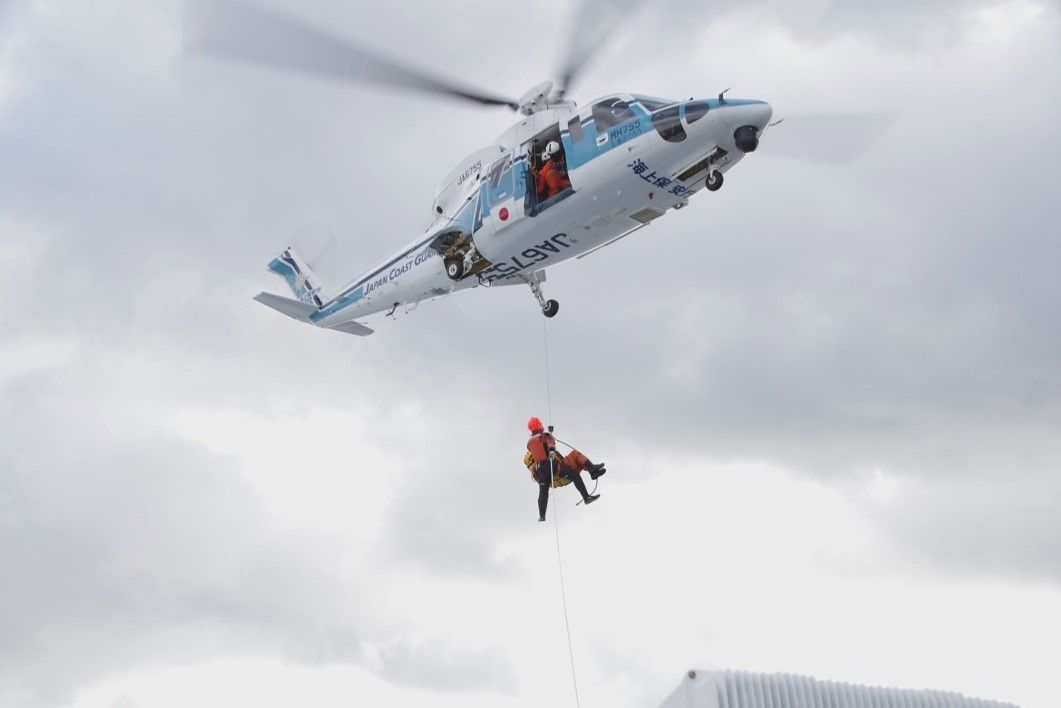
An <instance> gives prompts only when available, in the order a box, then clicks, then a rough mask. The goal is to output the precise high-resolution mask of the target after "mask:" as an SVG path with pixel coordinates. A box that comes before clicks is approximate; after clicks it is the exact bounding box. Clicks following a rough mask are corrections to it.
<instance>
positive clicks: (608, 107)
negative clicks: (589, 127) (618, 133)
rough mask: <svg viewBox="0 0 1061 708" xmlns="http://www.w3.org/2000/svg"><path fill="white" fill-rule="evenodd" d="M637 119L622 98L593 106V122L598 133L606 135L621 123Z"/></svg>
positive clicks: (611, 99) (610, 99) (607, 100)
mask: <svg viewBox="0 0 1061 708" xmlns="http://www.w3.org/2000/svg"><path fill="white" fill-rule="evenodd" d="M633 118H636V116H635V115H634V112H633V111H632V110H630V106H629V105H628V104H627V103H626V101H624V100H623V99H621V98H606V99H604V100H603V101H601V102H600V103H597V104H594V106H593V122H594V124H596V126H597V132H598V133H606V132H608V131H609V130H611V129H612V128H614V127H615V126H617V125H619V124H620V123H625V122H626V121H628V120H631V119H633Z"/></svg>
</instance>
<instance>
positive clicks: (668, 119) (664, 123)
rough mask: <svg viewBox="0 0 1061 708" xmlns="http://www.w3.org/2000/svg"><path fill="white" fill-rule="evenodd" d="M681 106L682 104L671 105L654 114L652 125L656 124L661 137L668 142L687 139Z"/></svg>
mask: <svg viewBox="0 0 1061 708" xmlns="http://www.w3.org/2000/svg"><path fill="white" fill-rule="evenodd" d="M680 108H681V107H680V106H671V107H670V108H664V109H663V110H661V111H656V112H655V113H653V114H652V125H654V126H655V128H656V132H657V133H659V134H660V137H662V138H663V139H664V140H666V141H667V142H670V143H680V142H681V141H683V140H685V128H683V127H682V120H681V117H680V116H679V109H680Z"/></svg>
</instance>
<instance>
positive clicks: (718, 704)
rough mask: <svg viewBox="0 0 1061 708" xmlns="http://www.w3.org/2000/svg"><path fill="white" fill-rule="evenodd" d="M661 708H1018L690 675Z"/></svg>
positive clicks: (815, 683) (758, 678)
mask: <svg viewBox="0 0 1061 708" xmlns="http://www.w3.org/2000/svg"><path fill="white" fill-rule="evenodd" d="M660 708H1017V706H1015V705H1014V704H1012V703H1000V702H998V701H990V700H984V699H982V698H969V697H967V696H963V695H962V694H960V693H948V692H944V691H929V690H917V691H915V690H911V689H906V688H881V687H879V686H858V685H855V684H850V683H836V682H833V681H819V680H818V679H816V678H813V677H811V676H795V675H792V674H756V673H750V672H744V671H698V670H692V671H689V672H688V673H687V674H686V676H685V678H684V679H683V680H682V683H681V685H680V686H678V688H677V689H675V691H674V692H673V693H672V694H671V695H670V696H669V697H668V698H667V700H665V701H664V702H663V703H662V704H661V705H660Z"/></svg>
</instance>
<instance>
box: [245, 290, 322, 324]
mask: <svg viewBox="0 0 1061 708" xmlns="http://www.w3.org/2000/svg"><path fill="white" fill-rule="evenodd" d="M254 299H255V300H257V301H258V302H260V303H261V304H263V305H268V306H269V307H271V308H273V309H274V310H276V311H277V312H282V313H284V314H285V315H287V316H288V317H294V318H295V319H296V320H298V321H299V322H309V316H310V315H312V314H313V313H314V312H316V311H317V308H316V307H314V306H313V305H309V304H307V303H304V302H300V301H299V300H292V299H291V298H288V297H280V296H279V295H273V294H272V293H258V294H257V295H255V296H254Z"/></svg>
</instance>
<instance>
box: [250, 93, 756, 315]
mask: <svg viewBox="0 0 1061 708" xmlns="http://www.w3.org/2000/svg"><path fill="white" fill-rule="evenodd" d="M771 114H772V109H771V108H770V106H769V105H768V104H767V103H765V102H762V101H747V100H736V99H724V98H722V97H720V98H718V99H710V100H699V101H697V100H690V101H686V102H670V101H662V100H658V99H651V98H647V97H640V96H635V95H632V94H618V95H614V96H609V97H605V98H602V99H598V100H597V101H594V102H592V103H591V104H589V105H587V106H586V107H584V108H582V109H581V110H576V109H575V107H574V105H573V104H570V103H566V104H561V105H559V106H555V107H549V108H546V109H544V110H541V111H539V112H536V113H534V114H532V115H529V116H526V117H525V118H524V119H523V120H521V122H519V123H517V124H515V125H513V126H512V127H511V128H509V129H508V130H507V131H505V132H504V133H503V134H502V135H501V136H499V138H498V139H497V141H496V142H495V143H494V144H493V145H491V146H488V147H486V148H483V149H481V150H479V151H476V152H475V153H473V154H472V155H471V156H469V157H468V158H467V159H465V160H464V161H463V162H461V163H460V164H459V165H458V166H457V167H456V168H454V170H453V171H452V172H451V173H450V174H449V176H447V178H446V179H445V180H443V183H442V186H441V187H440V189H439V192H438V194H437V196H436V198H435V200H434V202H433V205H432V210H433V212H434V218H433V220H432V222H431V223H430V225H429V226H428V227H427V229H426V231H425V232H424V234H423V235H422V236H421V237H420V238H418V239H416V240H414V241H412V242H411V243H409V244H408V245H406V246H405V247H404V248H402V249H400V250H399V251H398V252H396V253H395V254H393V255H392V256H390V257H388V258H386V259H384V260H383V261H381V262H380V263H378V264H377V265H376V266H374V267H373V268H371V269H369V270H367V271H366V272H364V273H363V274H361V275H360V276H358V277H357V278H354V279H353V280H352V281H350V282H349V283H348V284H347V285H345V286H343V287H341V288H339V289H337V290H336V291H334V292H333V293H328V292H327V291H323V292H322V288H321V287H320V286H319V285H318V286H316V287H314V284H313V283H312V282H308V283H307V275H306V274H307V272H309V267H308V266H307V264H305V263H301V262H299V261H298V259H297V256H294V255H293V254H292V253H291V250H290V249H289V251H285V252H284V253H283V254H281V256H278V257H277V258H276V259H274V260H273V261H272V262H271V263H270V264H269V269H270V270H272V271H273V272H275V273H277V274H278V275H281V276H282V277H284V278H285V279H287V281H288V283H289V284H290V285H291V287H292V289H293V290H294V291H295V293H296V295H298V296H299V298H300V300H301V301H302V302H304V303H307V304H311V305H315V306H316V310H315V311H313V312H309V311H308V310H307V311H306V313H305V316H304V317H302V316H300V317H299V319H304V320H307V321H309V322H312V323H314V324H317V325H319V326H322V327H337V325H342V324H343V323H350V322H351V321H352V320H357V319H362V318H365V317H367V316H370V315H373V314H377V313H381V312H382V313H387V314H391V315H393V314H397V313H399V312H405V311H408V310H410V309H412V308H414V307H415V306H416V305H417V304H418V303H420V302H421V301H423V300H426V299H432V298H436V297H440V296H442V295H447V294H451V293H454V292H457V291H459V290H466V289H469V288H474V287H479V286H483V287H495V286H498V285H509V284H524V283H525V284H528V285H531V286H532V289H533V290H534V291H535V295H536V296H537V297H538V299H539V302H540V303H542V304H543V305H544V301H543V300H542V296H541V294H540V287H539V284H540V283H541V282H542V281H543V280H544V274H543V273H544V270H545V269H546V268H550V267H552V266H554V265H557V264H559V263H562V262H564V261H566V260H569V259H571V258H575V257H578V256H583V255H586V254H588V253H590V252H591V251H594V250H596V249H598V248H602V247H604V246H606V245H608V244H610V243H612V242H614V241H616V240H618V239H620V238H622V237H623V236H625V235H627V234H629V233H632V232H633V231H636V230H638V229H640V228H643V227H644V226H646V225H648V224H650V223H651V222H652V221H653V220H655V219H657V218H659V217H660V216H663V215H664V214H666V213H667V212H668V211H669V210H671V209H680V208H682V207H683V206H685V205H686V204H688V202H689V199H690V198H691V197H692V196H693V195H694V194H696V193H698V192H700V191H701V190H703V189H705V187H706V188H707V189H709V190H712V191H713V190H714V189H717V188H718V186H720V185H721V182H722V175H723V174H724V173H726V172H728V171H729V170H730V169H732V168H733V166H734V165H736V164H737V163H738V162H740V160H741V159H742V158H743V157H744V155H745V154H746V153H747V152H751V151H753V150H754V149H755V147H756V145H757V144H758V136H759V135H760V134H761V133H762V132H763V130H764V129H765V128H766V127H767V126H768V124H769V121H770V117H771ZM550 142H557V143H558V144H559V147H560V151H561V154H560V155H558V156H554V157H553V158H551V159H553V160H559V159H564V160H565V161H566V175H567V178H568V180H569V181H570V185H569V186H567V187H565V188H564V189H562V190H561V191H560V192H559V193H556V194H553V195H549V194H547V193H546V192H543V191H541V190H540V189H539V187H540V185H539V184H538V182H539V181H540V180H539V178H538V174H539V172H540V170H541V168H542V164H541V154H542V151H543V149H544V148H545V146H546V145H547V144H548V143H550ZM560 164H563V163H560ZM325 296H326V297H327V299H324V297H325ZM267 304H268V303H267ZM278 309H279V308H278ZM287 314H291V313H287ZM292 316H294V315H292ZM352 326H353V327H354V328H355V330H356V328H357V327H358V326H359V325H357V324H356V323H353V324H352ZM339 328H340V329H344V331H352V330H351V329H350V328H349V327H347V328H342V327H339ZM369 331H370V330H369ZM354 333H362V332H357V331H354Z"/></svg>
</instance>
